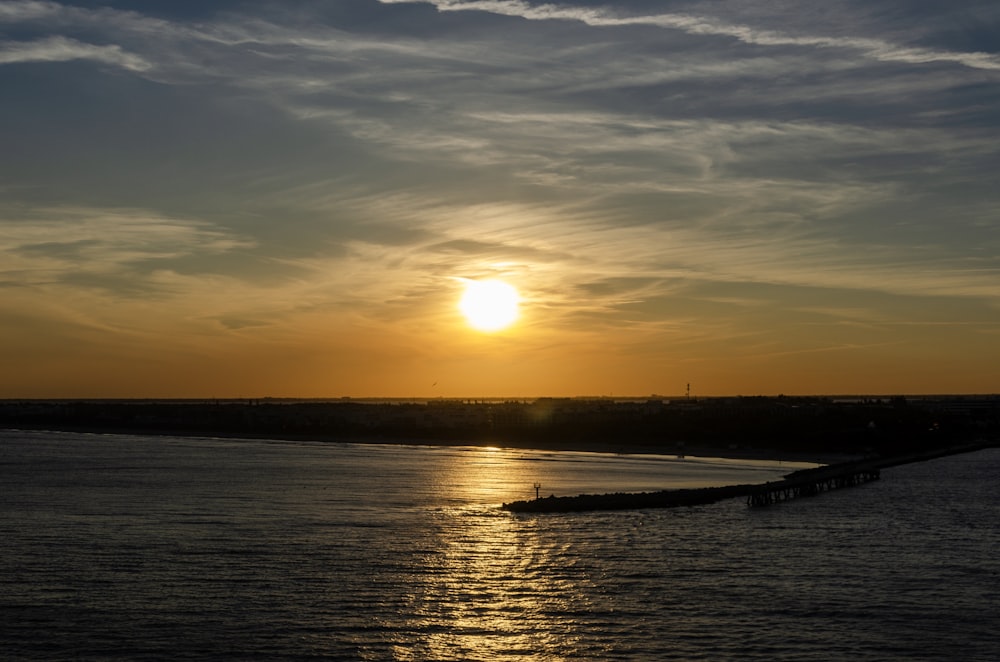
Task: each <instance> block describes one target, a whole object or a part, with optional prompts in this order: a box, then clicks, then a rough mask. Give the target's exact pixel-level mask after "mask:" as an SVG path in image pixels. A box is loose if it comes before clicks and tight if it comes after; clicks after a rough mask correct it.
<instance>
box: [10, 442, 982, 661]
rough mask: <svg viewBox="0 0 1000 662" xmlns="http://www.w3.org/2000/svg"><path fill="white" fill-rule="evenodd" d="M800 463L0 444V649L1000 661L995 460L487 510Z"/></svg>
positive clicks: (218, 655) (73, 654)
mask: <svg viewBox="0 0 1000 662" xmlns="http://www.w3.org/2000/svg"><path fill="white" fill-rule="evenodd" d="M798 466H799V465H792V464H788V463H777V462H756V463H754V462H739V461H729V460H722V459H699V458H692V457H687V458H683V459H680V458H677V457H671V456H650V457H643V456H633V455H613V454H598V453H571V452H542V451H527V450H510V449H487V448H476V447H421V446H391V445H354V444H324V443H302V442H280V441H261V440H224V439H204V438H196V439H186V438H178V437H146V436H128V435H89V434H74V433H56V432H21V431H0V657H2V658H3V659H5V660H36V659H37V660H65V659H72V660H202V659H233V660H312V659H317V660H318V659H330V660H997V659H1000V450H996V449H991V450H985V451H979V452H976V453H969V454H965V455H959V456H952V457H948V458H943V459H938V460H933V461H930V462H923V463H918V464H911V465H906V466H901V467H896V468H892V469H888V470H885V471H883V472H882V480H880V481H876V482H873V483H869V484H866V485H863V486H859V487H855V488H850V489H844V490H839V491H835V492H828V493H824V494H821V495H819V496H817V497H813V498H808V499H800V500H796V501H791V502H786V503H783V504H780V505H777V506H773V507H770V508H762V509H750V508H747V507H746V505H745V503H743V502H742V501H741V500H729V501H723V502H720V503H716V504H713V505H709V506H697V507H691V508H677V509H666V510H644V511H631V512H595V513H574V514H548V515H512V514H509V513H506V512H504V511H502V510H500V508H499V506H500V504H501V503H502V502H505V501H511V500H516V499H525V498H531V497H533V496H534V494H535V489H534V485H535V484H536V483H537V484H539V485H540V487H539V493H540V494H541V495H542V496H547V495H548V494H557V495H567V494H578V493H583V492H609V491H645V490H656V489H664V488H673V487H693V486H706V485H721V484H729V483H745V482H756V481H758V480H759V481H766V480H771V479H775V478H777V477H778V476H780V475H781V474H783V473H786V472H788V471H790V470H792V469H794V468H798Z"/></svg>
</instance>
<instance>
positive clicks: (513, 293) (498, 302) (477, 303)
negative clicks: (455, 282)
mask: <svg viewBox="0 0 1000 662" xmlns="http://www.w3.org/2000/svg"><path fill="white" fill-rule="evenodd" d="M519 301H520V296H519V295H518V293H517V290H516V289H514V287H512V286H511V285H508V284H507V283H504V282H503V281H499V280H473V281H469V282H468V283H467V284H466V286H465V294H463V295H462V299H461V301H459V302H458V308H459V310H461V311H462V314H463V315H465V319H466V320H467V321H468V323H469V326H471V327H472V328H474V329H478V330H479V331H499V330H500V329H505V328H507V327H508V326H510V325H511V324H513V323H514V322H515V321H516V320H517V315H518V302H519Z"/></svg>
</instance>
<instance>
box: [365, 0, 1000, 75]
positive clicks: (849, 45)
mask: <svg viewBox="0 0 1000 662" xmlns="http://www.w3.org/2000/svg"><path fill="white" fill-rule="evenodd" d="M379 1H380V2H382V3H384V4H400V3H415V2H421V3H426V4H431V5H433V6H435V7H436V8H437V9H438V10H439V11H480V12H488V13H491V14H500V15H503V16H517V17H520V18H525V19H529V20H572V21H579V22H581V23H585V24H587V25H591V26H595V27H616V26H628V25H647V26H655V27H661V28H668V29H673V30H680V31H682V32H685V33H687V34H692V35H703V36H706V35H707V36H724V37H732V38H734V39H738V40H739V41H742V42H744V43H747V44H756V45H761V46H803V47H816V48H840V49H849V50H854V51H857V52H859V53H861V54H863V55H865V56H866V57H870V58H872V59H876V60H882V61H886V62H903V63H908V64H924V63H928V62H953V63H956V64H961V65H962V66H966V67H970V68H974V69H988V70H1000V57H998V56H997V55H995V54H992V53H982V52H972V53H956V52H951V51H940V50H933V49H927V48H914V47H906V46H899V45H895V44H892V43H889V42H886V41H882V40H879V39H864V38H852V37H825V36H813V35H801V36H797V35H787V34H783V33H781V32H777V31H773V30H761V29H757V28H754V27H752V26H748V25H734V24H728V23H725V22H723V21H718V20H715V19H712V18H708V17H703V16H695V15H688V14H653V15H646V16H618V15H616V14H615V13H614V12H612V11H611V10H608V9H603V8H602V9H590V8H583V7H571V6H562V5H550V4H544V5H533V4H531V3H528V2H523V1H521V0H379Z"/></svg>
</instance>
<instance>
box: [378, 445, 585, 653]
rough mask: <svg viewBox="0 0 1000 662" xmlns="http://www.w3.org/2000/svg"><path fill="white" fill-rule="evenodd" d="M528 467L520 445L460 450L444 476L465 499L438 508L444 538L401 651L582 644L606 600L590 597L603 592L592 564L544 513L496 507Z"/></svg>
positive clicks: (419, 586) (423, 579) (422, 570)
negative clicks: (554, 530)
mask: <svg viewBox="0 0 1000 662" xmlns="http://www.w3.org/2000/svg"><path fill="white" fill-rule="evenodd" d="M523 474H524V468H523V464H522V463H521V462H520V461H519V460H518V459H516V457H513V456H512V455H511V453H510V452H507V451H500V450H498V449H476V450H470V451H468V452H464V453H458V454H456V455H455V457H454V460H453V461H452V462H451V463H449V464H448V470H447V471H445V472H443V473H442V475H441V476H440V477H439V485H441V486H442V487H450V488H451V489H452V490H453V493H452V500H453V501H455V502H459V503H456V505H449V506H446V507H443V508H441V509H440V510H439V511H438V512H437V513H436V517H435V523H436V527H435V529H436V530H435V534H434V538H435V540H434V545H433V547H432V549H429V550H427V551H426V553H424V554H422V555H421V558H419V559H418V560H416V561H417V562H416V563H415V564H414V567H415V570H416V571H417V572H418V573H419V575H420V576H419V578H415V579H418V581H413V582H411V583H409V586H410V587H411V588H413V589H414V590H413V591H412V592H411V594H410V595H408V596H407V599H406V604H407V609H408V613H407V615H406V616H407V619H408V623H407V627H406V628H405V629H406V630H409V631H410V632H409V633H408V634H405V635H403V636H402V637H401V639H400V641H399V642H398V644H399V645H398V646H396V647H395V648H394V653H395V659H397V660H424V659H437V660H458V659H465V660H467V659H477V660H507V659H511V658H518V659H525V660H548V659H561V656H560V658H553V657H552V653H551V651H553V650H560V651H562V652H563V653H565V652H566V651H572V650H574V648H575V646H574V642H576V641H578V640H579V639H580V637H581V634H580V627H581V623H582V621H583V620H585V619H586V618H587V617H589V616H591V615H593V614H594V613H596V612H599V611H600V606H599V605H595V604H593V602H592V598H589V597H587V596H588V594H589V595H591V596H592V595H593V594H594V593H595V591H594V590H592V588H593V585H592V582H591V581H590V578H589V576H588V569H587V568H585V567H581V565H580V563H579V561H578V557H577V556H576V555H573V554H569V553H568V551H569V550H568V549H567V548H566V544H565V543H563V544H561V545H560V544H556V543H555V542H554V541H551V540H547V539H546V537H545V528H546V527H545V522H544V520H542V519H538V518H534V519H528V518H520V517H517V516H514V515H511V514H509V513H505V512H503V511H500V510H499V509H498V508H497V507H496V506H497V505H498V504H499V502H500V501H501V500H504V499H509V498H511V496H512V492H511V486H512V485H521V484H523V483H524V482H525V481H524V477H523ZM515 489H518V488H515ZM514 496H516V497H517V498H523V496H522V495H514ZM414 642H420V643H419V644H416V645H415V644H414Z"/></svg>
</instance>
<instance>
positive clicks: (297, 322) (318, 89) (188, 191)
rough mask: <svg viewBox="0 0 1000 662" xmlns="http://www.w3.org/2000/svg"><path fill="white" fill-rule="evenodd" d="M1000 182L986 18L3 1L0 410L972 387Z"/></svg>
mask: <svg viewBox="0 0 1000 662" xmlns="http://www.w3.org/2000/svg"><path fill="white" fill-rule="evenodd" d="M998 173H1000V4H998V3H996V2H995V1H994V0H954V1H951V2H940V1H939V0H933V1H931V0H881V1H879V2H870V1H867V0H865V1H862V0H830V1H829V2H824V3H803V2H788V1H785V0H775V1H769V2H761V1H748V0H739V1H736V0H731V1H730V0H688V1H669V0H658V1H656V2H653V1H650V0H616V1H614V2H611V1H610V0H603V1H596V2H595V1H591V0H573V1H568V2H551V3H542V2H536V1H534V0H468V1H463V0H427V1H421V2H414V1H400V0H391V1H390V0H382V1H377V0H324V1H309V0H302V1H296V2H278V1H259V2H254V1H246V2H235V1H215V2H195V1H183V0H174V1H168V0H162V1H155V0H147V1H142V2H138V1H136V2H129V1H106V2H100V1H89V2H83V1H78V2H55V1H51V0H21V1H19V0H0V397H4V398H64V397H79V398H105V397H124V398H129V397H138V398H147V397H196V398H202V397H205V398H212V397H219V398H223V397H226V398H228V397H247V398H249V397H269V396H270V397H345V396H350V397H511V398H519V397H520V398H528V397H537V396H621V397H624V396H647V395H651V394H657V395H664V396H668V397H669V396H671V395H678V394H683V393H684V392H685V390H686V389H687V386H688V384H690V389H691V394H692V395H694V396H698V395H703V396H709V395H776V394H788V395H793V394H833V393H866V394H920V393H996V392H1000V187H997V186H996V184H997V181H998ZM483 280H501V281H503V282H506V283H507V284H509V285H511V286H513V287H515V288H516V289H517V291H518V292H519V297H520V302H519V317H518V319H517V321H516V322H515V323H514V324H513V325H511V326H510V327H507V328H505V329H502V330H496V331H488V332H484V331H481V330H478V329H476V328H474V327H473V326H470V324H469V323H467V322H466V320H465V319H464V318H463V316H462V313H461V312H460V310H459V308H458V303H459V300H460V298H461V296H462V294H463V292H464V290H465V288H466V286H467V285H468V284H469V283H470V282H479V281H483Z"/></svg>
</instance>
